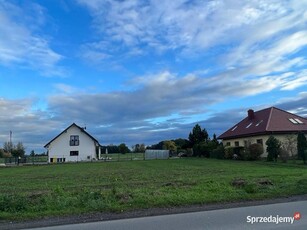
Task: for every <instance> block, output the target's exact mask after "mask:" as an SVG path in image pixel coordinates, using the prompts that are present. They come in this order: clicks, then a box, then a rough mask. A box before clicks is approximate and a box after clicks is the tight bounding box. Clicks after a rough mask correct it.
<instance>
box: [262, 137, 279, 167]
mask: <svg viewBox="0 0 307 230" xmlns="http://www.w3.org/2000/svg"><path fill="white" fill-rule="evenodd" d="M265 144H266V145H267V148H266V151H267V152H268V157H267V160H268V161H273V160H274V161H275V162H276V161H277V157H278V155H279V153H280V150H281V148H280V147H281V143H280V141H279V140H278V139H276V138H275V137H273V136H270V137H269V139H268V140H267V141H266V142H265Z"/></svg>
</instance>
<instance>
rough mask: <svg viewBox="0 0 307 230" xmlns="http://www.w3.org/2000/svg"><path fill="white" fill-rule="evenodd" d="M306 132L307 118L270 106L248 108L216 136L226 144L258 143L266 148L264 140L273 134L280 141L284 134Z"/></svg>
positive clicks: (282, 139)
mask: <svg viewBox="0 0 307 230" xmlns="http://www.w3.org/2000/svg"><path fill="white" fill-rule="evenodd" d="M298 132H303V133H305V134H307V119H306V118H303V117H300V116H298V115H295V114H292V113H289V112H287V111H284V110H281V109H278V108H275V107H270V108H266V109H263V110H259V111H256V112H254V111H253V110H252V109H250V110H248V112H247V117H245V118H244V119H243V120H242V121H240V122H239V123H237V124H236V125H234V126H233V127H231V128H230V129H228V130H227V131H226V132H224V133H223V134H221V135H220V136H219V137H218V138H219V139H222V140H223V143H224V145H227V146H245V145H246V143H247V142H249V143H260V144H262V145H264V152H266V151H265V149H266V146H265V141H266V140H267V139H268V138H269V136H270V135H274V136H275V137H276V138H278V139H279V140H280V141H281V142H283V141H284V139H285V137H286V136H289V135H292V136H293V135H297V133H298Z"/></svg>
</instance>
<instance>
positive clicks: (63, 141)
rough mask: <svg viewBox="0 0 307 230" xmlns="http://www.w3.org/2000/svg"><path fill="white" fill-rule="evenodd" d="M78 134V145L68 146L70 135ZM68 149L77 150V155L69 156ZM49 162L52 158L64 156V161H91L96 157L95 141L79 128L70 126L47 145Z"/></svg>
mask: <svg viewBox="0 0 307 230" xmlns="http://www.w3.org/2000/svg"><path fill="white" fill-rule="evenodd" d="M71 135H78V136H79V145H78V146H70V136H71ZM70 151H79V155H78V156H70ZM48 156H49V162H50V159H51V158H53V159H54V160H55V161H56V160H57V159H58V158H62V159H64V158H65V162H68V161H72V162H77V161H91V160H92V159H94V158H96V146H95V142H94V141H93V140H92V139H91V138H90V137H89V136H88V135H87V134H85V133H84V132H82V131H81V130H80V129H79V128H77V127H75V126H72V127H70V128H69V129H68V130H67V131H66V132H64V133H62V134H61V135H60V136H59V137H57V138H56V139H55V140H53V141H52V142H51V143H50V145H49V147H48Z"/></svg>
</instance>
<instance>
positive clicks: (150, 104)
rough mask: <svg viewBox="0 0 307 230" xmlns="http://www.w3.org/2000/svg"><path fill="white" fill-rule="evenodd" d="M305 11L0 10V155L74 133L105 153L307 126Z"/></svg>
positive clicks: (155, 5)
mask: <svg viewBox="0 0 307 230" xmlns="http://www.w3.org/2000/svg"><path fill="white" fill-rule="evenodd" d="M306 9H307V1H302V0H294V1H283V0H276V1H274V0H272V1H266V0H263V1H261V0H255V1H236V0H224V1H222V0H220V1H214V0H213V1H197V0H195V1H184V0H174V1H158V0H151V1H141V0H130V1H115V0H101V1H98V0H44V1H31V0H29V1H14V0H12V1H3V0H0V145H2V144H3V142H5V141H7V140H8V137H9V131H10V130H12V131H13V141H14V142H15V143H16V142H18V141H22V142H23V143H24V145H25V146H26V148H27V152H30V151H31V150H32V149H34V150H35V151H38V152H40V151H44V149H43V146H44V144H46V143H47V142H48V141H49V140H50V139H51V138H53V137H54V136H55V135H56V134H58V133H59V132H60V131H62V130H63V129H65V128H66V127H67V126H69V125H70V124H71V123H72V122H76V123H77V124H79V125H80V126H84V125H86V126H87V130H88V131H89V132H90V133H91V134H92V135H94V136H95V137H96V138H97V139H98V140H99V141H100V142H101V144H119V143H122V142H125V143H127V145H128V146H131V145H133V144H136V143H145V144H146V145H150V144H154V143H156V142H158V141H161V140H167V139H174V138H187V136H188V133H189V132H190V130H191V129H192V127H193V126H194V125H195V124H196V123H199V124H200V125H201V126H202V127H203V128H206V129H207V130H208V131H209V134H210V135H212V134H213V133H216V134H217V135H219V134H221V133H222V132H223V131H225V130H226V129H228V128H229V127H230V126H232V125H233V124H234V123H236V122H238V121H239V120H241V119H242V118H244V117H245V115H246V111H247V110H248V109H249V108H252V109H255V110H259V109H262V108H266V107H270V106H276V107H279V108H281V109H285V110H288V111H290V112H294V113H297V114H299V115H301V116H304V117H307V90H306V85H307V61H306V54H307V48H306V45H307V29H306V28H307V13H306Z"/></svg>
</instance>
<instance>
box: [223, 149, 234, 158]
mask: <svg viewBox="0 0 307 230" xmlns="http://www.w3.org/2000/svg"><path fill="white" fill-rule="evenodd" d="M224 150H225V155H224V158H225V159H233V154H234V153H233V147H229V146H227V147H225V149H224Z"/></svg>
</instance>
